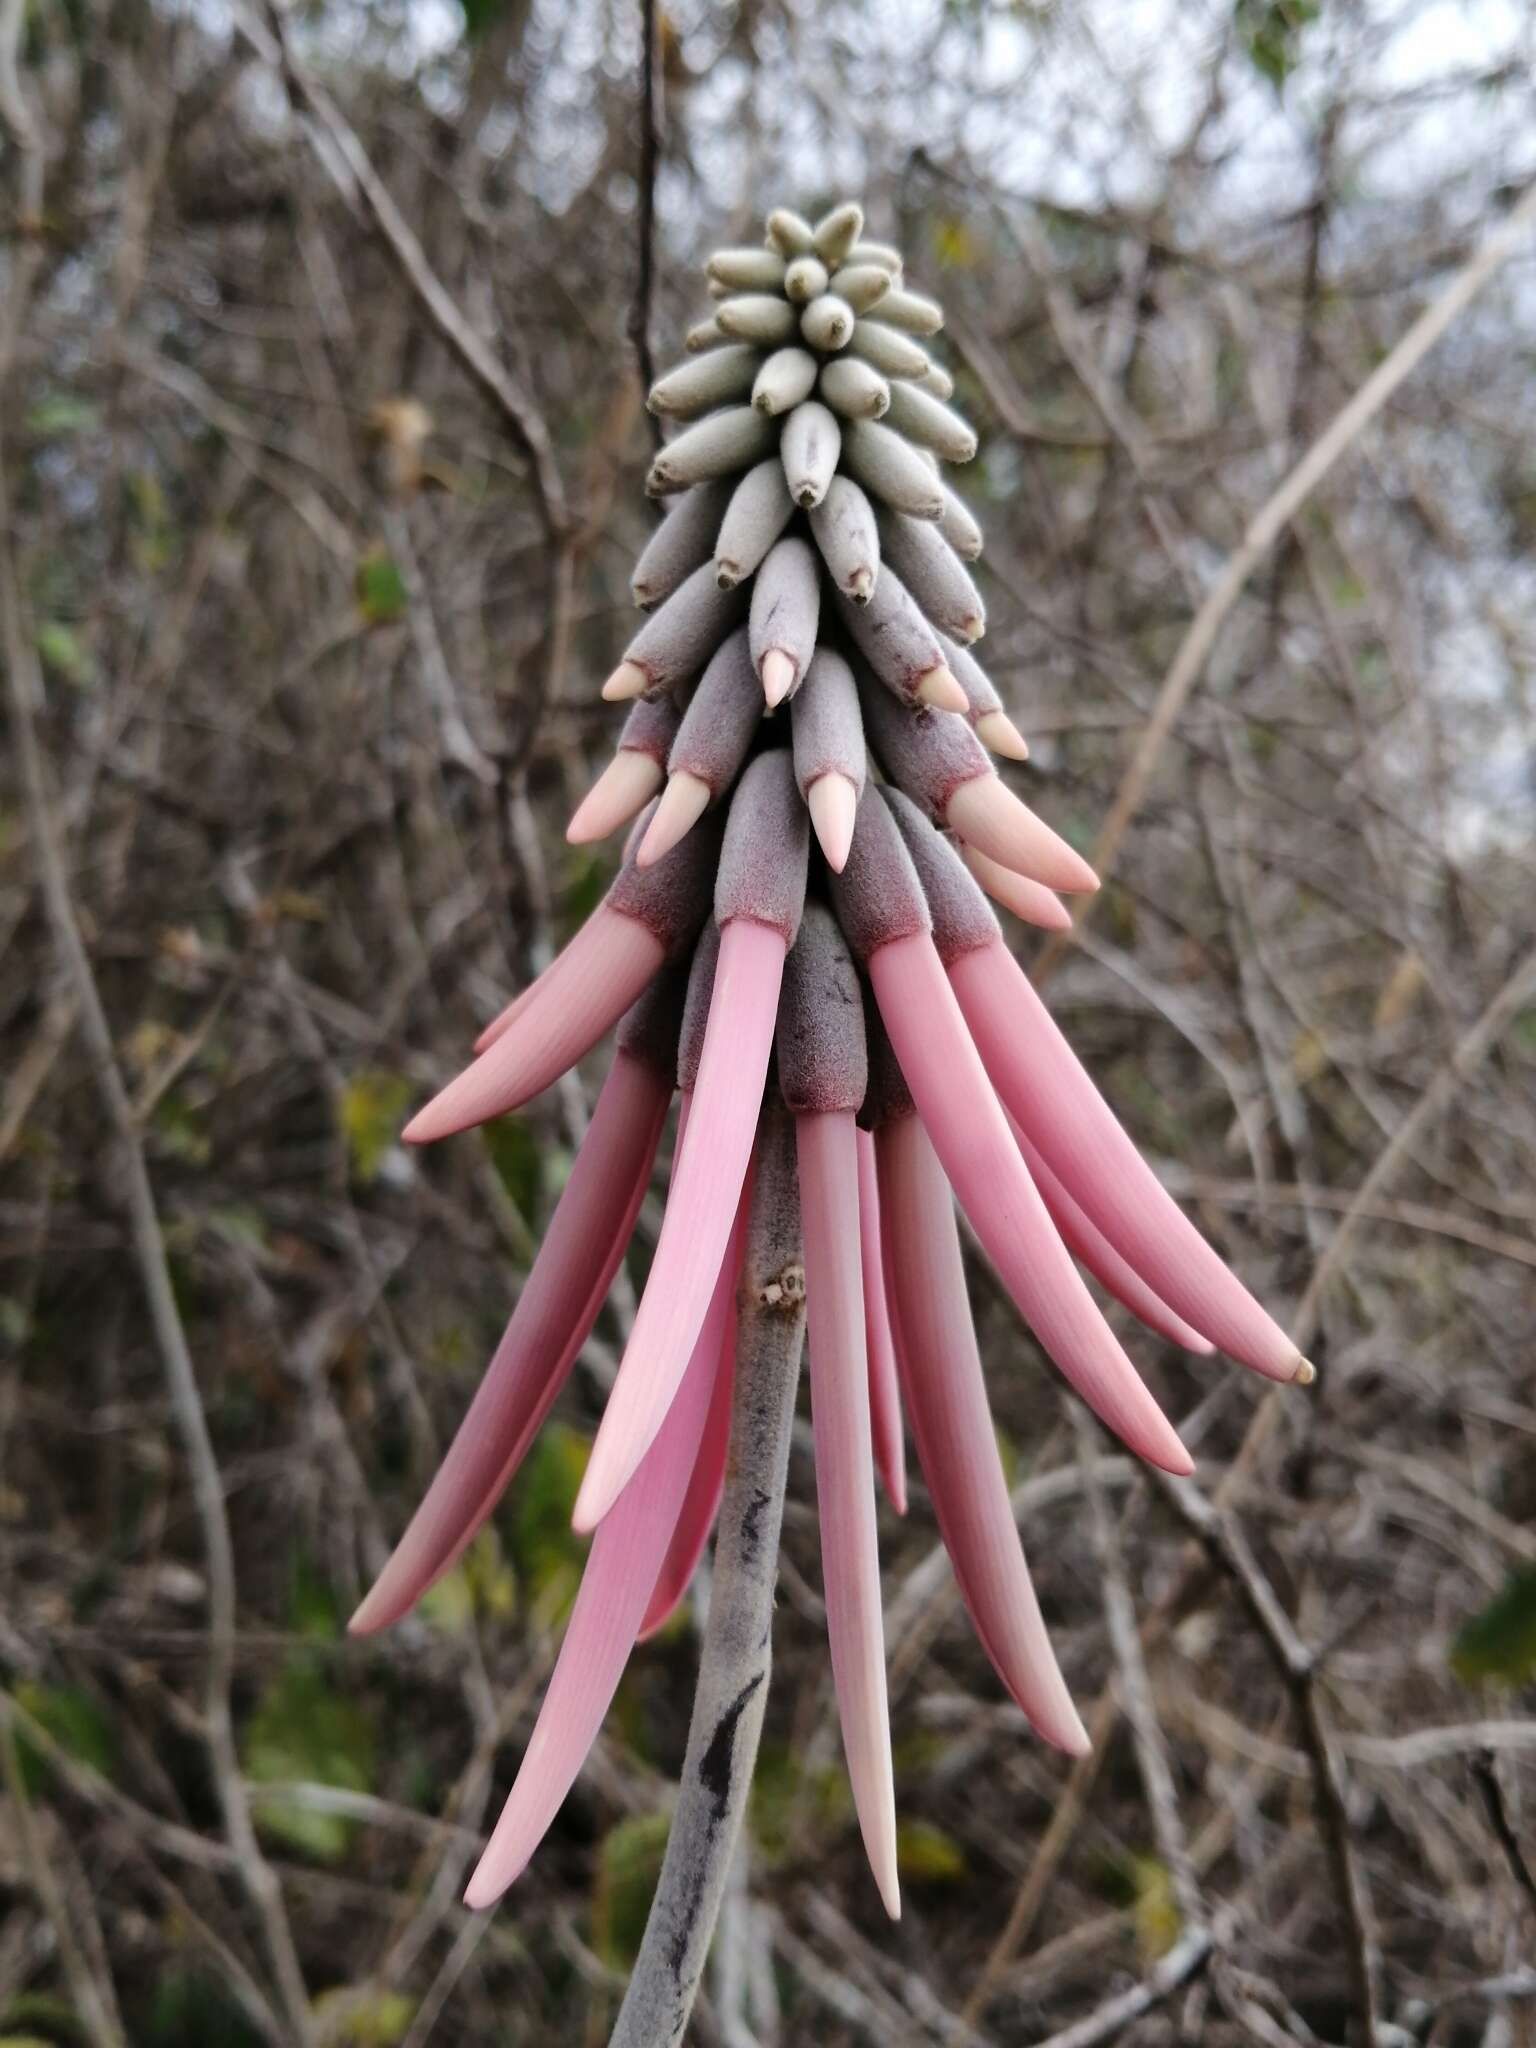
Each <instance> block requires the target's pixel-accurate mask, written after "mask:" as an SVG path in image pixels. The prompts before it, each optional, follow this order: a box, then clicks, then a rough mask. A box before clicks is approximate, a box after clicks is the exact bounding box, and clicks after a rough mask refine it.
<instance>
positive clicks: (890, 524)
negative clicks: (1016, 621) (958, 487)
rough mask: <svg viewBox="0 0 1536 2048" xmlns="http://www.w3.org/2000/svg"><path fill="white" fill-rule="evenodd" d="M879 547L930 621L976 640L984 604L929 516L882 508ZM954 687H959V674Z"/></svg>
mask: <svg viewBox="0 0 1536 2048" xmlns="http://www.w3.org/2000/svg"><path fill="white" fill-rule="evenodd" d="M880 547H881V552H882V554H883V556H884V558H885V560H886V561H888V562H889V563H890V565H891V567H892V568H893V569H894V570H895V571H896V574H897V575H898V576H899V577H900V578H901V580H902V582H903V583H905V584H906V586H907V588H908V590H910V591H911V593H912V595H913V597H915V598H916V600H917V602H918V604H919V605H920V606H921V607H922V609H923V611H924V613H925V614H926V616H927V617H928V618H930V619H931V620H932V621H933V623H934V625H936V626H940V627H942V628H943V630H944V631H945V632H946V633H952V634H953V635H954V637H955V638H956V639H957V640H963V641H970V640H975V639H978V638H979V637H980V636H981V634H982V633H983V632H984V631H985V630H986V624H987V613H986V607H985V606H984V605H983V603H982V601H981V593H980V592H979V591H978V590H977V588H976V586H975V584H974V583H973V582H972V581H971V576H970V571H969V570H968V569H967V568H966V566H965V564H964V563H963V562H962V561H961V560H960V557H959V556H958V555H957V554H956V553H955V551H954V549H953V548H952V547H951V546H950V544H949V542H948V541H947V540H946V539H945V538H944V536H943V534H942V533H941V532H940V531H939V529H938V527H937V526H935V525H934V524H933V523H932V522H931V521H930V520H927V519H910V518H908V517H907V515H906V514H905V513H903V512H886V513H883V514H882V515H881V519H880ZM951 666H953V664H951ZM960 686H961V688H962V689H964V687H965V683H964V679H963V678H961V684H960Z"/></svg>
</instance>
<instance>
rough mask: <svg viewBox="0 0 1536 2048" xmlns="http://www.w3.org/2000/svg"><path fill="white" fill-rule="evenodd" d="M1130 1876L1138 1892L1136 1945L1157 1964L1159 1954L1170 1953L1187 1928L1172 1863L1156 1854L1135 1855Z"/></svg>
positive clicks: (1143, 1955) (1144, 1955)
mask: <svg viewBox="0 0 1536 2048" xmlns="http://www.w3.org/2000/svg"><path fill="white" fill-rule="evenodd" d="M1130 1876H1131V1885H1132V1888H1133V1891H1134V1894H1135V1907H1134V1913H1133V1917H1134V1919H1135V1922H1136V1945H1137V1947H1138V1948H1139V1949H1140V1950H1141V1955H1142V1960H1143V1962H1147V1963H1155V1962H1156V1961H1157V1959H1158V1957H1159V1956H1165V1955H1167V1953H1168V1951H1169V1949H1171V1948H1172V1947H1173V1945H1174V1943H1175V1942H1176V1941H1177V1940H1178V1938H1179V1935H1180V1933H1181V1932H1182V1931H1183V1921H1182V1920H1181V1918H1180V1916H1179V1902H1178V1898H1177V1895H1176V1894H1175V1892H1174V1889H1173V1878H1172V1876H1171V1875H1170V1873H1169V1870H1168V1866H1167V1865H1166V1864H1164V1863H1160V1862H1159V1861H1158V1860H1157V1858H1156V1857H1155V1856H1133V1857H1132V1858H1131V1869H1130Z"/></svg>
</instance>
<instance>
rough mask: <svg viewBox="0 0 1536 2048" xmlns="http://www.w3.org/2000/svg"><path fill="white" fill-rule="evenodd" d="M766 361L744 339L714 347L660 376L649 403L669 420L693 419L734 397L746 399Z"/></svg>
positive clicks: (652, 387)
mask: <svg viewBox="0 0 1536 2048" xmlns="http://www.w3.org/2000/svg"><path fill="white" fill-rule="evenodd" d="M762 360H763V358H762V355H761V353H760V352H759V351H758V350H757V349H755V348H753V347H752V346H751V345H750V344H749V343H747V342H744V341H737V342H732V343H731V345H730V346H729V347H728V348H712V349H710V350H709V351H708V352H707V353H706V354H704V355H698V356H694V357H692V358H691V359H690V360H689V361H688V362H685V363H679V364H678V366H677V368H676V369H675V370H668V372H667V374H666V375H665V376H664V377H658V378H657V380H656V382H655V383H654V384H653V385H652V386H651V391H650V396H649V397H648V398H647V399H646V401H645V402H646V405H647V407H648V408H649V410H650V411H651V412H654V413H659V414H661V415H662V417H663V418H666V419H680V420H687V419H692V418H694V417H695V415H696V414H698V413H701V412H710V411H712V410H713V409H714V407H715V406H717V405H728V404H729V403H730V402H731V400H732V399H733V398H745V397H746V395H747V393H748V392H749V391H750V390H751V389H752V380H753V378H754V377H755V376H756V375H757V372H758V367H759V365H760V364H761V362H762Z"/></svg>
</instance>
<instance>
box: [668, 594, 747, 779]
mask: <svg viewBox="0 0 1536 2048" xmlns="http://www.w3.org/2000/svg"><path fill="white" fill-rule="evenodd" d="M762 720H763V693H762V691H761V689H760V688H759V687H758V681H757V676H756V674H755V673H754V672H753V668H752V655H751V650H750V648H749V646H748V641H747V629H746V627H745V626H742V627H740V628H739V629H738V630H737V631H736V632H734V633H732V634H731V636H730V638H729V639H728V640H726V641H725V642H724V644H723V645H722V646H721V647H720V648H718V649H717V650H716V653H715V655H714V657H713V659H712V660H711V662H710V664H709V667H708V668H707V669H705V671H704V673H703V675H702V676H701V677H700V678H699V683H698V688H697V689H696V690H695V691H694V693H693V697H692V699H691V700H690V702H689V705H688V709H687V710H686V711H685V712H684V713H683V718H682V723H681V725H680V726H679V727H678V728H677V732H676V735H675V737H674V738H673V741H672V745H671V748H670V750H669V752H668V755H667V773H668V774H669V775H677V774H686V775H696V776H697V777H698V779H699V780H700V782H703V783H707V784H708V786H709V793H710V795H711V796H712V797H720V796H723V795H724V794H725V792H726V790H727V789H729V788H730V786H731V784H732V782H734V781H735V779H736V774H737V771H738V770H739V769H740V767H741V764H742V762H743V761H745V759H746V758H747V755H748V754H749V753H750V752H751V749H752V739H753V735H754V734H755V733H756V731H757V728H758V727H759V725H761V724H762Z"/></svg>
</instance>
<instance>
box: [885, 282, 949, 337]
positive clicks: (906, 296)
mask: <svg viewBox="0 0 1536 2048" xmlns="http://www.w3.org/2000/svg"><path fill="white" fill-rule="evenodd" d="M880 318H881V319H882V320H884V321H886V322H887V323H888V324H889V325H890V326H892V327H899V328H900V329H901V330H902V332H903V333H904V334H937V333H938V331H939V329H940V328H941V327H942V326H943V325H944V308H943V307H942V306H941V305H940V304H939V302H938V301H937V299H925V298H924V297H923V295H922V293H921V292H909V291H906V290H905V289H904V288H903V287H902V286H901V285H896V286H895V287H894V288H893V289H892V290H891V291H889V292H888V293H887V294H886V296H885V297H884V299H882V300H881V302H880Z"/></svg>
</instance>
